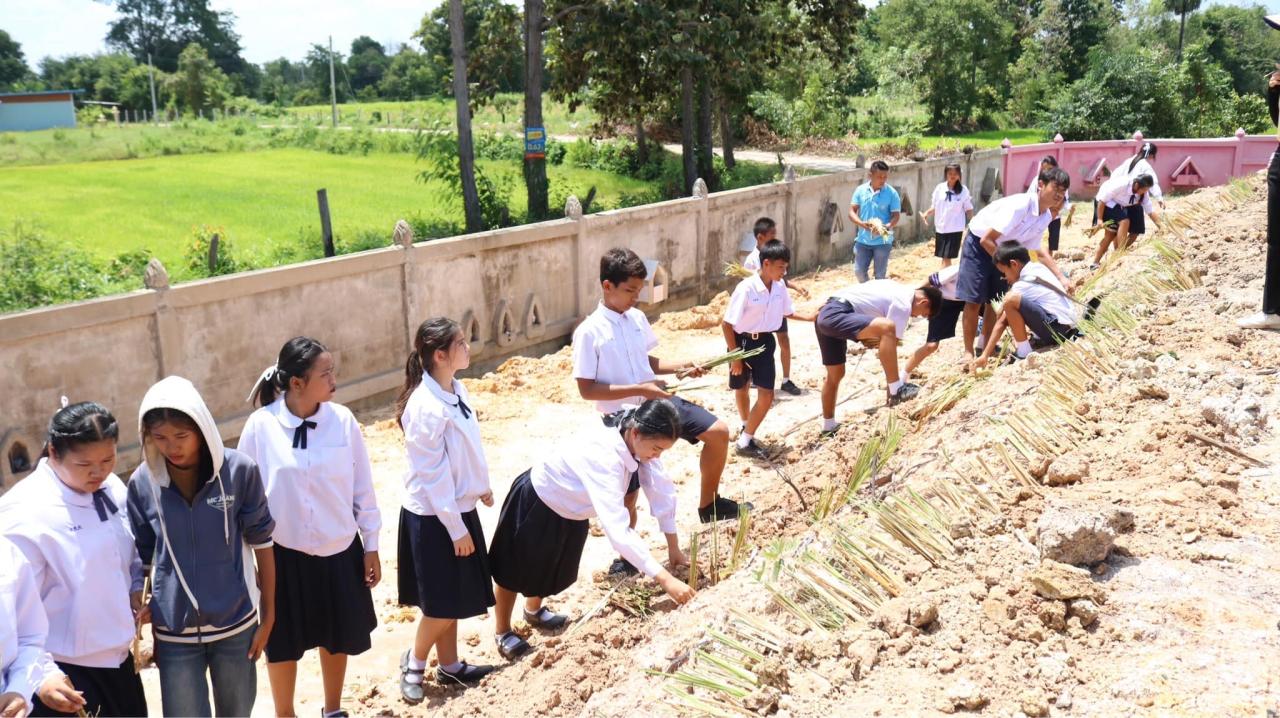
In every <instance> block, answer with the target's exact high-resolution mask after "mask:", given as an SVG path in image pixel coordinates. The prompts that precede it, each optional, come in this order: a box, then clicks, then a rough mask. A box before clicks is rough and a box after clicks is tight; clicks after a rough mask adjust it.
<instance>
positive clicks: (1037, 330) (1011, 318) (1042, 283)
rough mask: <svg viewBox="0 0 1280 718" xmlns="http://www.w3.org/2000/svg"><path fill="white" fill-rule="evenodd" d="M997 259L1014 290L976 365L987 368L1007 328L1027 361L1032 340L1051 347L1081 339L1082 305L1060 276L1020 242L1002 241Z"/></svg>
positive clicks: (974, 364) (1020, 356)
mask: <svg viewBox="0 0 1280 718" xmlns="http://www.w3.org/2000/svg"><path fill="white" fill-rule="evenodd" d="M994 259H995V263H996V269H998V270H1000V273H1001V274H1002V275H1004V278H1005V281H1007V282H1008V283H1009V284H1010V285H1011V287H1012V289H1010V290H1009V293H1008V294H1006V295H1005V297H1004V304H1003V306H1001V308H1000V314H999V316H998V317H997V318H996V324H995V327H994V328H993V329H992V331H991V340H990V341H988V342H987V346H986V348H985V349H983V350H982V356H980V357H978V358H977V359H975V360H974V361H973V366H975V367H983V366H986V364H987V362H988V361H989V360H990V359H991V357H992V355H993V354H995V352H996V349H997V348H998V346H999V343H1000V337H1001V335H1002V334H1004V330H1005V327H1006V326H1007V327H1008V328H1009V331H1010V332H1011V333H1012V334H1013V341H1014V342H1015V346H1016V350H1015V352H1014V355H1013V356H1014V357H1015V358H1016V359H1025V358H1027V356H1028V355H1029V354H1031V350H1032V346H1031V339H1032V337H1034V338H1035V339H1036V340H1037V344H1039V345H1041V346H1050V345H1057V344H1061V343H1062V342H1065V341H1068V340H1071V339H1075V338H1077V337H1079V336H1080V330H1079V329H1077V328H1076V324H1077V323H1078V322H1079V321H1080V316H1081V311H1080V308H1079V305H1077V304H1076V303H1075V301H1074V300H1073V299H1072V298H1071V296H1070V295H1069V294H1067V290H1066V289H1065V288H1064V287H1063V286H1062V282H1061V281H1059V279H1058V277H1057V275H1055V274H1054V273H1053V272H1052V271H1050V270H1049V268H1048V267H1046V266H1044V265H1043V264H1040V263H1039V262H1032V261H1031V254H1030V253H1029V252H1027V249H1026V247H1023V246H1022V245H1021V244H1019V243H1017V242H1011V241H1007V242H1001V243H1000V245H999V246H998V247H996V254H995V257H994Z"/></svg>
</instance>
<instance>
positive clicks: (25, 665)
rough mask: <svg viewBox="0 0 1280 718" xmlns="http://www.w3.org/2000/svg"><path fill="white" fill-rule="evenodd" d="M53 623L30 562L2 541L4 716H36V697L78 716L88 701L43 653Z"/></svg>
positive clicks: (0, 705)
mask: <svg viewBox="0 0 1280 718" xmlns="http://www.w3.org/2000/svg"><path fill="white" fill-rule="evenodd" d="M48 635H49V621H48V619H47V618H45V615H44V606H43V605H42V604H41V603H40V587H39V586H38V585H37V584H36V577H35V574H34V573H33V572H32V570H31V565H30V564H28V563H27V558H26V557H25V556H23V555H22V552H21V551H19V550H18V549H17V548H16V547H15V546H14V545H13V544H11V543H9V542H8V541H6V540H4V539H0V716H4V717H5V718H10V716H13V717H14V718H21V717H22V716H26V715H30V714H31V708H32V705H31V697H32V696H33V695H39V697H40V702H41V703H42V704H44V705H45V706H49V707H52V708H54V709H55V710H59V711H66V712H75V711H77V710H79V708H80V707H81V706H83V705H84V698H83V697H82V696H81V695H80V694H79V693H77V692H76V691H75V689H74V688H72V687H71V683H70V682H69V681H68V680H67V677H66V676H65V675H63V673H62V671H60V670H58V667H57V666H56V665H54V663H53V657H52V656H50V655H49V653H48V651H46V650H44V642H45V638H46V637H47V636H48Z"/></svg>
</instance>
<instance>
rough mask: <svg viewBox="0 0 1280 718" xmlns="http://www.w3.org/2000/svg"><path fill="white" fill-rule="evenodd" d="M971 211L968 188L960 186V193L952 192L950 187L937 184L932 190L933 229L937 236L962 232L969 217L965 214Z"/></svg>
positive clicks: (944, 183)
mask: <svg viewBox="0 0 1280 718" xmlns="http://www.w3.org/2000/svg"><path fill="white" fill-rule="evenodd" d="M972 210H973V197H971V196H970V195H969V188H968V187H965V186H964V185H960V192H959V193H956V192H952V191H951V185H949V184H947V183H946V182H939V183H938V186H937V187H934V188H933V227H934V229H935V230H937V232H938V234H950V233H952V232H963V231H964V225H965V222H967V221H969V217H968V216H967V215H966V214H965V213H966V212H970V211H972Z"/></svg>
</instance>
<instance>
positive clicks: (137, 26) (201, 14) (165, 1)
mask: <svg viewBox="0 0 1280 718" xmlns="http://www.w3.org/2000/svg"><path fill="white" fill-rule="evenodd" d="M100 1H101V2H104V3H106V4H108V5H112V6H114V7H115V9H116V13H117V17H116V19H115V20H113V21H112V22H111V24H110V26H109V27H108V30H107V45H108V46H110V47H113V48H116V49H119V50H121V51H124V52H127V53H129V54H130V55H132V56H133V59H134V60H136V61H137V62H139V63H144V62H147V56H148V54H150V56H151V61H152V62H153V63H155V65H156V67H159V68H160V69H162V70H164V71H166V72H173V71H174V70H176V69H177V67H178V61H179V57H180V56H181V53H182V51H183V50H184V49H185V48H186V47H187V46H188V45H190V44H192V43H195V44H198V45H200V46H201V47H203V48H204V49H205V51H206V53H207V54H208V56H209V57H210V58H211V59H212V60H213V62H214V63H215V64H216V65H217V66H218V68H219V69H221V70H222V71H223V72H224V73H226V74H239V73H241V72H243V71H244V68H245V65H246V63H245V60H244V58H243V57H241V56H240V36H239V35H237V34H236V32H235V29H234V25H235V15H234V14H232V13H231V12H230V11H225V10H224V11H217V10H213V9H212V8H210V7H209V0H100Z"/></svg>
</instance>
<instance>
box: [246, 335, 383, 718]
mask: <svg viewBox="0 0 1280 718" xmlns="http://www.w3.org/2000/svg"><path fill="white" fill-rule="evenodd" d="M334 374H335V369H334V360H333V356H332V355H331V354H330V353H329V351H328V350H327V349H325V347H324V345H323V344H321V343H320V342H318V341H316V340H315V339H311V338H308V337H294V338H293V339H290V340H289V341H287V342H285V344H284V346H283V347H282V348H281V349H280V354H279V357H278V358H277V360H276V364H275V365H274V366H271V367H268V368H267V370H266V371H264V372H263V373H262V376H261V377H259V379H258V383H257V384H255V385H254V389H253V392H252V393H251V398H256V399H257V402H258V405H259V406H260V407H261V408H259V409H258V410H257V411H255V412H253V413H252V414H250V415H249V418H248V420H247V421H246V422H245V426H244V429H243V431H242V432H241V434H240V440H239V443H238V444H237V448H238V449H239V450H240V451H242V452H244V453H245V454H248V455H249V457H250V458H252V459H253V460H254V461H256V462H257V464H258V470H259V472H260V473H261V475H262V481H263V484H264V485H265V486H266V489H267V501H268V503H269V505H270V507H271V516H272V518H274V519H275V522H276V527H275V531H274V533H273V540H274V541H275V545H274V547H273V548H274V551H275V559H276V615H275V626H274V628H272V630H271V637H270V640H268V641H267V675H268V676H269V677H270V679H271V697H272V699H273V701H274V702H275V709H276V715H281V716H291V715H295V713H294V710H293V696H294V686H295V684H296V681H297V673H298V660H299V659H301V658H302V656H303V655H304V654H305V653H306V652H307V651H308V650H310V649H312V648H319V649H320V672H321V674H322V676H323V679H324V715H325V716H326V718H327V717H329V716H337V715H345V713H344V712H343V711H342V708H341V706H342V683H343V680H344V678H345V676H346V670H347V656H349V655H356V654H359V653H363V652H365V651H367V650H369V647H370V645H371V641H370V637H369V634H370V633H372V632H373V629H374V628H375V627H376V626H377V625H378V618H377V615H376V614H375V613H374V610H373V594H372V593H371V590H372V589H373V587H374V586H376V585H377V584H378V581H380V580H381V578H382V567H381V564H380V563H379V561H378V530H379V529H380V528H381V527H382V517H381V515H380V514H379V513H378V504H377V497H376V496H375V495H374V493H373V471H372V469H371V468H370V466H369V454H368V452H367V451H366V450H365V446H364V437H363V436H361V434H360V424H359V423H358V422H357V421H356V419H355V417H354V416H353V415H352V414H351V410H350V409H348V408H347V407H345V406H342V405H341V404H335V403H334V402H333V401H331V399H333V394H334V392H335V391H336V390H337V382H336V381H335V379H334Z"/></svg>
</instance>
